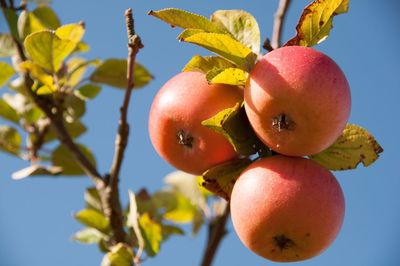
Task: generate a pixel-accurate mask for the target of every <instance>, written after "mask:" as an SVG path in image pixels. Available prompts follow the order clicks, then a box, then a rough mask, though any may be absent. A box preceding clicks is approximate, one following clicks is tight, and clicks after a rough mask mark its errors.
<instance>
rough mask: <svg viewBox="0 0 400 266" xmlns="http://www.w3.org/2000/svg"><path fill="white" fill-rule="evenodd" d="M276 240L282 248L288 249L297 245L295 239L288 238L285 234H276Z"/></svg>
mask: <svg viewBox="0 0 400 266" xmlns="http://www.w3.org/2000/svg"><path fill="white" fill-rule="evenodd" d="M274 241H275V244H276V245H277V246H278V247H279V248H280V250H284V249H288V248H290V247H292V246H294V245H295V244H294V242H293V240H291V239H290V238H287V237H286V236H285V235H284V234H281V235H277V236H275V237H274Z"/></svg>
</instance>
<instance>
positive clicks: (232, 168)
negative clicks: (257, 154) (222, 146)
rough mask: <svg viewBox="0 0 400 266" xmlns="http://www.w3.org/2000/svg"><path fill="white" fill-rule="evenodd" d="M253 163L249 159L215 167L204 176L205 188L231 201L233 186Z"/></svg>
mask: <svg viewBox="0 0 400 266" xmlns="http://www.w3.org/2000/svg"><path fill="white" fill-rule="evenodd" d="M251 163H252V161H251V160H250V159H248V158H244V159H238V160H236V161H231V162H228V163H225V164H221V165H218V166H215V167H213V168H211V169H209V170H207V171H206V172H205V173H204V174H203V180H204V182H203V184H202V185H203V186H204V187H205V188H206V189H208V190H210V191H211V192H213V193H214V194H216V195H218V196H220V197H222V198H224V199H226V200H229V198H230V196H231V193H232V189H233V185H234V184H235V181H236V180H237V179H238V177H239V176H240V174H241V173H242V172H243V170H244V169H246V168H247V166H249V165H250V164H251Z"/></svg>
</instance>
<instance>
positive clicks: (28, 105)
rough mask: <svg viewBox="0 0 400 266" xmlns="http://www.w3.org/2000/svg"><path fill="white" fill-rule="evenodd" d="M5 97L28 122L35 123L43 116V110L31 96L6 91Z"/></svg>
mask: <svg viewBox="0 0 400 266" xmlns="http://www.w3.org/2000/svg"><path fill="white" fill-rule="evenodd" d="M3 99H4V101H5V102H6V103H7V104H8V105H10V106H11V107H12V108H13V109H14V110H15V111H16V112H17V114H18V115H19V116H21V118H23V119H24V120H25V121H26V122H27V123H35V122H36V121H37V120H38V119H39V118H41V117H42V116H43V112H42V111H41V110H40V109H39V108H38V107H36V105H35V104H34V103H33V102H32V101H31V100H30V99H29V98H27V97H25V96H24V95H22V94H20V93H16V94H8V93H5V94H3Z"/></svg>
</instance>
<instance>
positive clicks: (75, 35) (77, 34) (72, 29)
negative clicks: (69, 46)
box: [56, 24, 85, 44]
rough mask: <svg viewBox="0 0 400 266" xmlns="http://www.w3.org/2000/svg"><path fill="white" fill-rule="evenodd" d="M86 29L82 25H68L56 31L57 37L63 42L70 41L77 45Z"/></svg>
mask: <svg viewBox="0 0 400 266" xmlns="http://www.w3.org/2000/svg"><path fill="white" fill-rule="evenodd" d="M84 33H85V28H84V27H83V25H81V24H67V25H63V26H61V27H59V28H58V29H57V30H56V35H57V36H58V37H59V38H60V39H62V40H68V41H71V42H74V43H75V44H77V43H78V42H80V40H81V39H82V37H83V34H84Z"/></svg>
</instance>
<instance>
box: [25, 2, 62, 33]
mask: <svg viewBox="0 0 400 266" xmlns="http://www.w3.org/2000/svg"><path fill="white" fill-rule="evenodd" d="M32 14H33V15H35V17H36V18H38V19H39V21H40V22H41V23H42V25H44V26H45V27H46V28H48V29H51V30H55V29H57V28H58V27H60V26H61V23H60V19H59V18H58V16H57V14H56V13H55V12H54V10H53V9H51V7H49V6H48V5H40V6H38V7H36V8H35V9H34V10H33V11H32Z"/></svg>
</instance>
